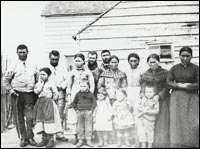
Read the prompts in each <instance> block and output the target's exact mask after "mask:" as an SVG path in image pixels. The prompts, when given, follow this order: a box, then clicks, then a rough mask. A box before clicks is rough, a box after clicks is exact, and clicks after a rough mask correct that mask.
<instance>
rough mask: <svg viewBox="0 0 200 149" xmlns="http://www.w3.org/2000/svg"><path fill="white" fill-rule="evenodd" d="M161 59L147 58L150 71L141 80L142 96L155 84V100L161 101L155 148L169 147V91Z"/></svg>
mask: <svg viewBox="0 0 200 149" xmlns="http://www.w3.org/2000/svg"><path fill="white" fill-rule="evenodd" d="M159 62H160V58H159V56H158V55H157V54H151V55H150V56H149V57H148V58H147V63H148V64H149V67H150V68H149V69H148V70H147V71H146V72H145V73H144V74H143V75H142V78H141V96H144V90H145V86H146V85H147V84H153V85H154V86H155V87H156V95H155V96H154V99H155V100H159V113H158V115H157V116H156V122H155V130H154V134H155V135H154V143H153V147H155V148H165V147H168V146H169V90H168V89H167V87H166V78H167V73H168V72H167V70H166V69H163V68H162V67H161V66H159Z"/></svg>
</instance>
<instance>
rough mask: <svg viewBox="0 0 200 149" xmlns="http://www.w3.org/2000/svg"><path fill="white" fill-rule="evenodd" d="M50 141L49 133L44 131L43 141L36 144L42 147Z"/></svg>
mask: <svg viewBox="0 0 200 149" xmlns="http://www.w3.org/2000/svg"><path fill="white" fill-rule="evenodd" d="M48 142H49V140H48V138H47V134H46V133H45V132H44V133H43V134H42V141H41V142H40V143H37V144H36V146H37V147H42V146H45V145H47V144H48Z"/></svg>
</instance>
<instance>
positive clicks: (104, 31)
mask: <svg viewBox="0 0 200 149" xmlns="http://www.w3.org/2000/svg"><path fill="white" fill-rule="evenodd" d="M147 42H172V43H173V53H174V61H175V62H174V63H178V62H179V53H178V52H179V49H180V48H181V47H182V46H190V47H192V49H193V51H194V58H193V59H192V62H194V63H196V64H199V2H198V1H122V2H121V3H119V4H118V5H117V6H116V7H115V8H114V9H112V10H111V11H109V12H108V13H106V14H105V15H104V16H103V17H101V18H100V19H99V20H98V21H96V22H95V23H93V24H92V25H91V26H90V27H89V28H87V29H86V30H85V31H83V32H82V33H80V35H79V36H78V38H77V43H78V45H79V46H80V49H81V51H82V52H83V53H85V54H86V53H87V52H88V51H90V50H96V51H98V53H99V57H100V51H101V50H103V49H109V50H110V51H111V53H112V54H115V55H117V56H119V58H120V59H121V60H122V61H121V67H123V66H124V65H123V64H125V63H127V56H128V54H129V53H131V52H137V53H138V54H139V55H140V57H141V58H142V61H141V63H143V64H146V58H147V56H148V55H149V54H150V53H151V52H150V51H148V50H147V48H146V43H147ZM99 59H100V58H99ZM174 63H171V64H174ZM166 67H167V66H166Z"/></svg>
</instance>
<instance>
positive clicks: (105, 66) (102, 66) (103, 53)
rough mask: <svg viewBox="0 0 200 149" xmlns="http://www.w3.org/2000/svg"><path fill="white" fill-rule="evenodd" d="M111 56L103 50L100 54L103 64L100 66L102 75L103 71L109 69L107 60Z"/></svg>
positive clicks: (107, 51)
mask: <svg viewBox="0 0 200 149" xmlns="http://www.w3.org/2000/svg"><path fill="white" fill-rule="evenodd" d="M110 56H111V54H110V51H109V50H103V51H102V52H101V58H102V61H103V63H102V64H101V66H100V73H102V72H103V71H105V70H108V69H109V58H110Z"/></svg>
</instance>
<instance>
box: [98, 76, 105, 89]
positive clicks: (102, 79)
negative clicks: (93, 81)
mask: <svg viewBox="0 0 200 149" xmlns="http://www.w3.org/2000/svg"><path fill="white" fill-rule="evenodd" d="M101 87H103V88H105V77H103V76H100V78H99V82H98V84H97V89H100V88H101Z"/></svg>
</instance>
